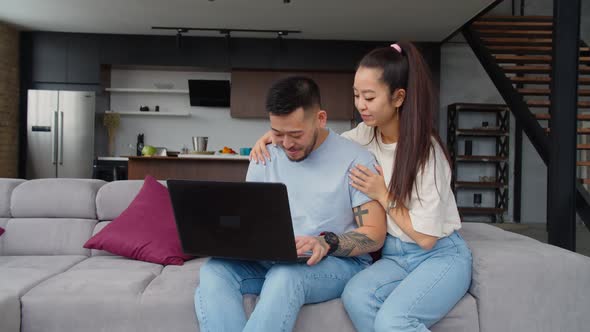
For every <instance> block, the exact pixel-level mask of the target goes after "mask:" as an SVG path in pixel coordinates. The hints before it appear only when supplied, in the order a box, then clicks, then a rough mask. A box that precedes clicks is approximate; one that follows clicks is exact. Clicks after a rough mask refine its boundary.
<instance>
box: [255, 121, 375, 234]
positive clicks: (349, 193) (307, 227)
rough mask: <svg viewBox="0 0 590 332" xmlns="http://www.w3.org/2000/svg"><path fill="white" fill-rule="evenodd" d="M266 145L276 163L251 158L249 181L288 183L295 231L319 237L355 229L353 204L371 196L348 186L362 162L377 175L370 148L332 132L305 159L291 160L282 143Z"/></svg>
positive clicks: (358, 204) (365, 201)
mask: <svg viewBox="0 0 590 332" xmlns="http://www.w3.org/2000/svg"><path fill="white" fill-rule="evenodd" d="M267 148H268V151H269V153H270V157H271V162H267V163H266V165H263V164H256V163H255V162H251V163H250V166H249V168H248V175H247V176H246V181H248V182H280V183H284V184H285V185H286V186H287V192H288V195H289V206H290V210H291V217H292V219H293V231H294V233H295V235H311V236H317V235H319V234H320V233H321V232H325V231H329V232H334V233H336V234H342V233H346V232H348V231H351V230H353V229H354V228H356V223H355V221H354V215H353V211H352V208H354V207H357V206H360V205H363V204H365V203H367V202H369V201H371V198H369V197H368V196H366V195H365V194H363V193H362V192H360V191H358V190H357V189H355V188H353V187H352V186H351V185H350V184H349V183H350V179H349V177H348V174H349V170H350V169H351V168H353V167H354V166H355V165H357V164H361V165H364V166H366V167H368V168H370V169H371V171H373V172H375V173H376V170H375V167H374V165H375V164H376V163H377V162H376V161H375V158H374V156H373V155H372V154H371V153H370V152H369V151H367V150H366V149H365V148H363V147H362V146H360V145H358V144H357V143H354V142H351V141H349V140H347V139H345V138H342V137H340V136H339V135H338V134H335V133H334V132H333V131H331V130H330V132H329V135H328V137H326V140H325V141H324V142H323V143H322V144H321V145H320V146H319V147H318V148H317V149H316V150H314V151H312V152H311V153H310V154H309V156H308V157H307V158H306V159H305V160H303V161H300V162H295V161H291V160H289V158H288V157H287V155H286V153H285V152H284V151H283V150H282V149H281V148H279V147H275V146H272V145H268V146H267ZM263 204H264V202H263ZM263 208H264V207H263Z"/></svg>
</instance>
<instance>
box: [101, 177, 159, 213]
mask: <svg viewBox="0 0 590 332" xmlns="http://www.w3.org/2000/svg"><path fill="white" fill-rule="evenodd" d="M158 182H159V183H161V184H162V185H164V186H165V185H166V182H165V181H158ZM143 183H144V181H143V180H124V181H113V182H109V183H107V184H106V185H104V186H102V187H101V188H100V190H98V193H97V195H96V213H97V215H98V220H113V219H115V218H117V217H118V216H119V215H120V214H121V213H123V211H125V209H126V208H127V207H128V206H129V204H131V202H132V201H133V199H134V197H135V196H137V193H138V192H139V190H140V189H141V187H142V186H143Z"/></svg>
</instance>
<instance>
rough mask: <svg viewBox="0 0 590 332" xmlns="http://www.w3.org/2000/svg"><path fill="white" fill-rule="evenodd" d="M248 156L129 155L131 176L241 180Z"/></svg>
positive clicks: (244, 174) (139, 178)
mask: <svg viewBox="0 0 590 332" xmlns="http://www.w3.org/2000/svg"><path fill="white" fill-rule="evenodd" d="M249 163H250V161H249V160H248V156H239V155H198V154H180V155H179V156H178V157H157V156H152V157H129V162H128V172H129V180H143V179H144V178H145V176H146V175H151V176H153V177H155V178H156V179H158V180H168V179H185V180H207V181H232V182H242V181H245V179H246V173H247V171H248V165H249Z"/></svg>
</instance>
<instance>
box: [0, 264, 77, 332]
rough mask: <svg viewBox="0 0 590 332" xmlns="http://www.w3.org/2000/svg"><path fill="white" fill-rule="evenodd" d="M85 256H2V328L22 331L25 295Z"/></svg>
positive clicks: (7, 331)
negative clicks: (23, 296)
mask: <svg viewBox="0 0 590 332" xmlns="http://www.w3.org/2000/svg"><path fill="white" fill-rule="evenodd" d="M85 258H86V257H85V256H0V276H1V277H0V279H1V280H2V281H1V282H0V331H2V332H19V331H20V324H21V301H20V298H21V296H22V295H23V294H25V293H26V292H27V291H29V290H30V289H31V288H33V287H34V286H35V285H37V284H39V282H41V281H43V280H45V279H48V278H50V277H52V276H53V275H55V274H57V273H59V272H61V271H65V270H67V269H68V268H69V267H70V266H72V265H74V264H76V263H77V262H79V261H81V260H83V259H85Z"/></svg>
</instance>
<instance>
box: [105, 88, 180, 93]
mask: <svg viewBox="0 0 590 332" xmlns="http://www.w3.org/2000/svg"><path fill="white" fill-rule="evenodd" d="M105 91H109V92H139V93H171V94H188V90H175V89H140V88H105Z"/></svg>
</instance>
